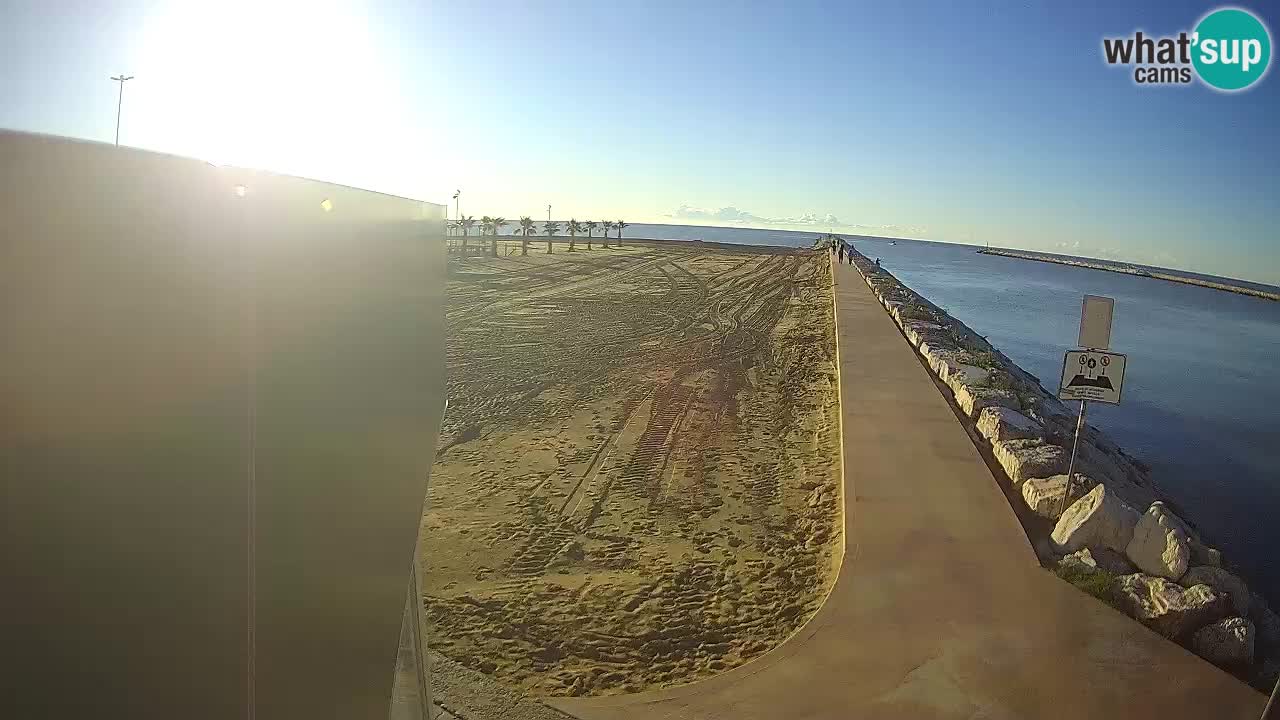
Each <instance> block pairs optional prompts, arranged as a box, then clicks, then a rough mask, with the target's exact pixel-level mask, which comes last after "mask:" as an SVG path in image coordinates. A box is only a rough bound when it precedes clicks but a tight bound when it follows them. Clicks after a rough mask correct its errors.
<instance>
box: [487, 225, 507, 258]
mask: <svg viewBox="0 0 1280 720" xmlns="http://www.w3.org/2000/svg"><path fill="white" fill-rule="evenodd" d="M506 225H507V219H506V218H504V217H501V216H499V217H496V218H493V219H492V220H490V221H489V226H490V227H492V228H493V245H492V248H493V256H494V257H498V230H500V229H502V228H504V227H506Z"/></svg>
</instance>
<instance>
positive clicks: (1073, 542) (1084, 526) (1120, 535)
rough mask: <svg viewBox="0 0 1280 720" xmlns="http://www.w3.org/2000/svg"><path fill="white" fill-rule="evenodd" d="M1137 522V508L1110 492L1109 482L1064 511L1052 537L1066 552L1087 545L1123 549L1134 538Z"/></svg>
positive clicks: (1121, 550) (1054, 544) (1055, 547)
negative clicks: (1126, 503)
mask: <svg viewBox="0 0 1280 720" xmlns="http://www.w3.org/2000/svg"><path fill="white" fill-rule="evenodd" d="M1137 524H1138V513H1137V511H1136V510H1134V509H1133V508H1131V507H1129V506H1128V505H1125V504H1124V503H1123V502H1122V501H1121V500H1120V499H1119V498H1117V497H1116V496H1115V495H1114V494H1113V493H1109V492H1107V486H1105V485H1099V486H1097V487H1095V488H1094V489H1092V490H1090V491H1089V492H1088V493H1087V494H1086V495H1085V496H1084V497H1082V498H1080V499H1079V500H1077V501H1075V502H1074V503H1072V505H1071V507H1069V508H1067V511H1066V512H1064V513H1062V517H1060V518H1058V524H1057V525H1056V526H1054V528H1053V534H1052V535H1050V540H1052V541H1053V546H1054V549H1055V550H1057V551H1058V552H1063V553H1069V552H1075V551H1076V550H1079V549H1081V548H1083V547H1105V548H1109V549H1111V550H1115V551H1117V552H1123V551H1124V549H1125V548H1126V547H1128V545H1129V541H1130V540H1131V539H1133V528H1134V526H1135V525H1137Z"/></svg>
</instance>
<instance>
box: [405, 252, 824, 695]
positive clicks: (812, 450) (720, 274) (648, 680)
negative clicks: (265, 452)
mask: <svg viewBox="0 0 1280 720" xmlns="http://www.w3.org/2000/svg"><path fill="white" fill-rule="evenodd" d="M473 242H474V240H473ZM594 242H596V243H598V240H597V241H594ZM624 242H625V245H624V247H622V248H610V249H607V250H606V249H600V248H599V247H598V246H597V247H596V249H594V250H592V251H590V252H588V251H586V250H585V249H584V244H583V243H582V242H579V244H578V251H577V252H574V253H569V252H567V246H565V245H562V244H559V243H557V245H556V246H555V253H554V254H551V255H547V254H545V247H546V244H545V242H544V241H539V242H535V243H533V244H532V245H531V247H530V251H529V255H528V256H521V255H519V250H518V247H519V246H518V243H512V244H507V243H504V245H503V247H502V248H501V252H500V257H498V258H481V257H468V258H454V259H453V260H452V263H451V275H450V279H449V285H448V293H449V300H448V311H447V313H448V314H447V327H448V343H447V344H448V348H447V355H448V372H449V379H448V390H449V402H450V405H449V409H448V412H447V414H446V418H445V423H444V427H443V429H442V432H441V440H440V449H439V451H438V453H437V459H436V464H435V467H434V468H433V470H432V478H431V489H430V493H429V497H428V507H427V510H426V513H425V515H424V518H423V523H424V524H423V533H422V542H423V563H424V577H425V579H424V587H423V591H424V595H425V603H426V610H427V614H428V619H429V622H430V624H431V630H430V633H431V634H430V637H429V642H430V644H431V646H432V648H433V649H434V650H437V651H439V652H440V653H442V654H444V655H445V656H447V657H449V658H451V659H453V660H454V661H457V662H459V663H461V664H463V665H466V666H468V667H472V668H475V669H478V670H480V671H482V672H486V673H491V674H492V675H494V676H495V677H496V678H497V679H498V680H500V681H502V682H504V683H508V684H511V685H513V686H517V687H519V688H521V689H523V690H526V691H529V692H532V693H535V694H542V695H584V694H593V695H605V694H613V693H620V692H635V691H638V690H642V689H649V688H655V687H662V686H668V685H677V684H683V683H688V682H692V681H695V680H698V679H700V678H702V677H706V676H709V675H713V674H715V673H717V672H720V671H723V670H725V669H727V668H730V667H733V666H735V665H739V664H741V663H742V662H744V661H746V660H748V659H750V658H752V657H755V656H757V655H759V654H761V653H763V652H765V651H767V650H768V649H770V648H772V647H774V646H776V645H777V644H778V643H780V642H781V641H783V640H785V639H786V638H787V637H788V636H789V635H790V634H791V633H792V632H794V631H795V630H796V629H798V628H799V627H800V626H802V625H803V624H804V622H805V621H806V620H807V619H808V618H809V617H810V616H811V615H812V614H813V612H814V611H815V610H816V609H817V608H818V606H819V605H820V604H821V601H822V598H823V597H824V596H825V595H826V593H827V591H828V590H829V588H830V584H831V582H832V580H833V579H834V573H833V571H832V567H833V560H834V558H835V554H836V552H837V548H838V546H839V542H840V538H839V534H838V527H839V523H838V514H839V507H840V503H839V498H838V495H837V493H838V488H839V483H838V472H839V460H838V458H839V450H838V432H837V426H836V423H837V417H838V414H837V413H838V408H837V400H836V389H835V369H834V335H833V327H832V317H831V286H830V276H829V269H828V267H827V260H826V258H825V257H824V256H823V254H822V253H820V252H818V253H813V252H808V251H794V250H782V249H769V248H751V247H741V248H728V247H724V246H714V245H701V244H694V243H673V242H667V243H661V242H654V243H633V242H632V241H626V240H624ZM485 247H486V248H487V247H488V241H487V239H486V241H485ZM513 248H514V254H510V255H508V254H507V252H508V250H511V249H513Z"/></svg>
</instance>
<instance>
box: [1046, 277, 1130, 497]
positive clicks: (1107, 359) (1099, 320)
mask: <svg viewBox="0 0 1280 720" xmlns="http://www.w3.org/2000/svg"><path fill="white" fill-rule="evenodd" d="M1114 307H1115V301H1114V300H1112V299H1111V298H1108V297H1101V296H1098V295H1085V296H1084V302H1083V304H1082V306H1081V310H1080V337H1079V342H1080V345H1081V346H1082V348H1084V349H1081V350H1068V351H1067V353H1066V354H1065V355H1064V356H1063V358H1062V380H1061V382H1060V383H1059V385H1058V398H1059V399H1061V400H1079V401H1080V414H1079V415H1078V416H1077V417H1076V436H1075V439H1074V440H1073V441H1072V443H1071V462H1070V464H1069V465H1068V466H1067V482H1066V487H1065V488H1064V489H1063V493H1062V511H1063V512H1066V509H1067V506H1068V505H1069V503H1070V502H1071V490H1072V486H1073V485H1074V484H1075V473H1076V457H1077V456H1078V455H1079V453H1080V436H1081V435H1082V434H1083V432H1084V419H1085V415H1086V414H1088V412H1089V401H1090V400H1094V401H1097V402H1104V403H1109V404H1112V405H1118V404H1120V391H1121V390H1122V389H1123V388H1124V369H1125V362H1126V357H1125V356H1124V355H1121V354H1119V353H1111V352H1107V347H1108V346H1109V345H1110V344H1111V317H1112V311H1113V309H1114Z"/></svg>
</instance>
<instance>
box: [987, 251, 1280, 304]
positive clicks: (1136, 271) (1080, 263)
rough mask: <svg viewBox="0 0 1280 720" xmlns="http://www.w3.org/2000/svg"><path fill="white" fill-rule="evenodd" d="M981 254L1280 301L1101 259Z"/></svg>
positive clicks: (1244, 289)
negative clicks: (1118, 264)
mask: <svg viewBox="0 0 1280 720" xmlns="http://www.w3.org/2000/svg"><path fill="white" fill-rule="evenodd" d="M978 254H980V255H997V256H1000V257H1007V258H1014V259H1016V260H1033V261H1035V262H1045V263H1052V264H1054V265H1068V266H1071V267H1082V268H1088V269H1090V270H1105V271H1107V272H1114V273H1120V274H1122V275H1137V276H1138V277H1148V278H1153V279H1155V280H1166V281H1168V282H1175V283H1181V284H1183V285H1195V286H1197V287H1203V288H1209V289H1210V290H1222V291H1224V292H1230V293H1236V294H1237V295H1248V296H1250V297H1256V298H1261V299H1263V300H1274V301H1280V293H1273V292H1267V291H1266V290H1258V289H1255V288H1250V287H1244V286H1241V285H1231V284H1229V283H1220V282H1215V281H1213V280H1201V279H1199V278H1193V277H1186V276H1182V275H1174V274H1172V273H1166V272H1160V271H1158V270H1157V271H1153V270H1146V269H1143V268H1137V267H1122V266H1116V265H1108V264H1106V263H1103V262H1100V261H1091V260H1077V259H1074V258H1068V257H1063V256H1057V255H1048V254H1045V255H1041V254H1037V253H1030V252H1025V251H1022V250H1005V249H1003V248H979V249H978Z"/></svg>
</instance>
